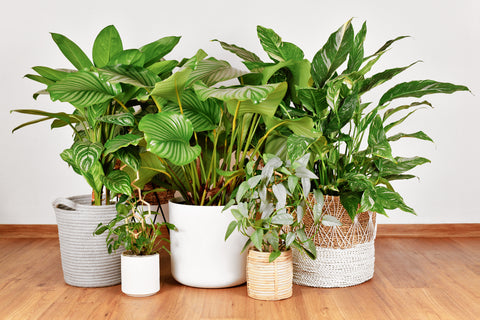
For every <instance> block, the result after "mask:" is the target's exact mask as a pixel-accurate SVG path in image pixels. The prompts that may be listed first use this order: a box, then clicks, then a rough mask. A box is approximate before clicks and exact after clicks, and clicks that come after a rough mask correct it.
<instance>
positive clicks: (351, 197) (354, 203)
mask: <svg viewBox="0 0 480 320" xmlns="http://www.w3.org/2000/svg"><path fill="white" fill-rule="evenodd" d="M361 199H362V193H361V192H343V193H341V194H340V202H341V203H342V206H343V207H344V208H345V210H347V212H348V215H349V216H350V219H351V220H352V221H353V219H355V216H356V215H357V209H358V206H359V205H360V201H361Z"/></svg>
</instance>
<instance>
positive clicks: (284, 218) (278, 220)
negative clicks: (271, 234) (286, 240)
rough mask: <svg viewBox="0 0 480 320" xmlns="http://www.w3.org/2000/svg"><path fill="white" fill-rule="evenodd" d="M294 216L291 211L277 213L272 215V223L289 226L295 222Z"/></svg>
mask: <svg viewBox="0 0 480 320" xmlns="http://www.w3.org/2000/svg"><path fill="white" fill-rule="evenodd" d="M293 221H294V220H293V217H292V215H291V214H289V213H282V214H276V215H274V216H273V217H272V223H274V224H279V225H284V226H289V225H291V224H292V223H293Z"/></svg>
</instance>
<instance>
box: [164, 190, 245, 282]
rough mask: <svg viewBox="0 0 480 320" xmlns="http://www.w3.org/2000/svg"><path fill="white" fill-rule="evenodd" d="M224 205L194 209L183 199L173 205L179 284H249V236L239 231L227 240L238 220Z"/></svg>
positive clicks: (174, 258) (173, 247)
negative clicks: (247, 242) (246, 269)
mask: <svg viewBox="0 0 480 320" xmlns="http://www.w3.org/2000/svg"><path fill="white" fill-rule="evenodd" d="M222 210H223V206H193V205H185V204H182V203H181V199H178V198H177V199H173V200H171V201H170V202H169V215H170V219H169V220H170V223H173V224H174V225H175V226H176V227H177V230H176V231H171V232H170V241H171V244H170V247H171V252H172V255H171V262H172V263H171V268H172V275H173V277H174V279H175V280H177V281H178V282H180V283H182V284H184V285H187V286H191V287H198V288H227V287H233V286H237V285H240V284H242V283H244V282H245V281H246V271H245V268H246V261H247V250H245V251H244V252H243V253H242V252H241V251H242V248H243V246H244V245H245V242H246V240H247V239H246V237H245V236H243V235H242V234H240V233H239V232H237V231H234V232H233V233H232V235H230V237H229V238H228V239H227V241H225V232H226V231H227V227H228V225H229V224H230V222H231V221H233V220H234V218H233V216H232V213H231V211H230V210H226V211H224V212H222Z"/></svg>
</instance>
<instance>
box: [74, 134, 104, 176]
mask: <svg viewBox="0 0 480 320" xmlns="http://www.w3.org/2000/svg"><path fill="white" fill-rule="evenodd" d="M102 151H103V146H102V145H101V144H100V143H91V142H83V141H82V142H75V143H74V144H73V146H72V153H73V154H72V155H73V161H74V163H75V164H76V166H77V167H78V168H80V170H82V171H88V170H90V168H91V167H92V166H93V164H94V163H95V162H97V161H98V159H100V155H101V154H102Z"/></svg>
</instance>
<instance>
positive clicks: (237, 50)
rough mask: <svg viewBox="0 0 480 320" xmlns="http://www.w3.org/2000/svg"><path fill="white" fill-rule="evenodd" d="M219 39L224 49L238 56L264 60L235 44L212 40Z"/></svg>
mask: <svg viewBox="0 0 480 320" xmlns="http://www.w3.org/2000/svg"><path fill="white" fill-rule="evenodd" d="M212 41H217V42H219V43H220V45H221V46H222V48H223V49H225V50H228V51H230V52H231V53H233V54H235V55H236V56H237V57H239V58H241V59H243V60H245V61H251V62H262V60H261V59H260V58H259V57H258V56H257V55H256V54H255V53H253V52H250V51H248V50H246V49H244V48H241V47H238V46H236V45H234V44H228V43H225V42H223V41H220V40H216V39H215V40H212Z"/></svg>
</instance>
